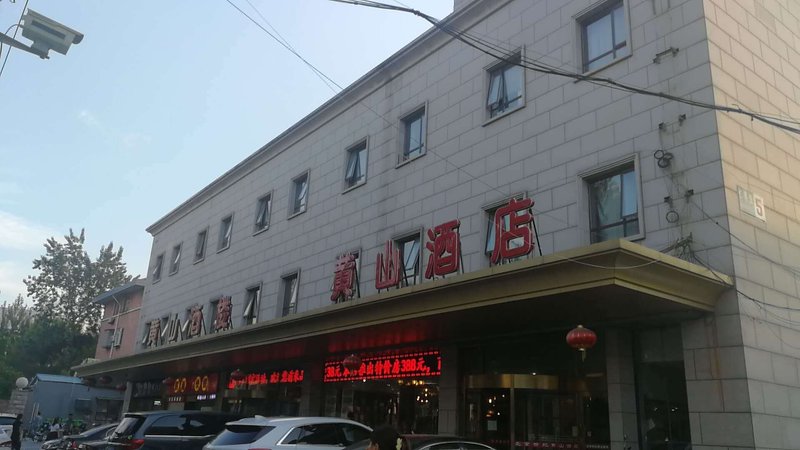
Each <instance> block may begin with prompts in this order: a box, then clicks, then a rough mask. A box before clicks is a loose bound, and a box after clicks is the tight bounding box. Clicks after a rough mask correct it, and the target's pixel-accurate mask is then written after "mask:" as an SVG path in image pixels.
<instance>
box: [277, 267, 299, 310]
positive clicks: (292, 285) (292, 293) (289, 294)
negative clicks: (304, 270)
mask: <svg viewBox="0 0 800 450" xmlns="http://www.w3.org/2000/svg"><path fill="white" fill-rule="evenodd" d="M281 281H282V284H283V286H282V289H283V315H284V316H288V315H289V314H294V313H296V312H297V291H298V290H299V288H300V286H299V282H300V272H299V271H297V272H294V273H291V274H288V275H284V276H282V277H281Z"/></svg>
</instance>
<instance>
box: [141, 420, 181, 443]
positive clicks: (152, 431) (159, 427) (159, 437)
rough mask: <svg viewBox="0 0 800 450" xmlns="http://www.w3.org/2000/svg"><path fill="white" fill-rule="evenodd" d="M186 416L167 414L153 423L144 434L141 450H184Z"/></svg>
mask: <svg viewBox="0 0 800 450" xmlns="http://www.w3.org/2000/svg"><path fill="white" fill-rule="evenodd" d="M190 420H191V419H190V417H189V415H188V414H168V415H164V416H161V417H159V418H157V419H155V420H154V421H153V423H152V424H150V426H149V427H148V428H147V430H145V432H144V445H143V446H142V449H143V450H185V449H186V436H185V433H184V430H185V428H186V425H185V424H186V423H187V422H188V421H190Z"/></svg>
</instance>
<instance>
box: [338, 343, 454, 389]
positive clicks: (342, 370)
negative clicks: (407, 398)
mask: <svg viewBox="0 0 800 450" xmlns="http://www.w3.org/2000/svg"><path fill="white" fill-rule="evenodd" d="M441 373H442V357H441V356H440V355H439V352H438V351H436V350H433V351H428V352H418V353H406V354H400V355H390V356H373V357H366V358H363V359H362V360H361V367H359V368H358V369H354V370H350V369H348V368H346V367H344V364H343V361H341V360H340V361H328V362H326V363H325V374H324V375H323V382H325V383H332V382H337V381H354V380H382V379H387V378H415V377H434V376H439V375H441Z"/></svg>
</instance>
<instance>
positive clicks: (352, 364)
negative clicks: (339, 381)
mask: <svg viewBox="0 0 800 450" xmlns="http://www.w3.org/2000/svg"><path fill="white" fill-rule="evenodd" d="M342 365H343V366H344V368H345V369H347V370H349V371H351V372H355V371H356V370H358V369H360V368H361V358H359V357H358V355H350V356H348V357H347V358H345V359H344V361H342Z"/></svg>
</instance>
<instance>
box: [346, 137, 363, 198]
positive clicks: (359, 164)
mask: <svg viewBox="0 0 800 450" xmlns="http://www.w3.org/2000/svg"><path fill="white" fill-rule="evenodd" d="M366 181H367V141H366V140H363V141H361V142H359V143H358V144H356V145H354V146H352V147H350V148H348V149H347V166H346V168H345V173H344V187H345V189H350V188H352V187H356V186H359V185H362V184H364V183H365V182H366Z"/></svg>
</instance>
